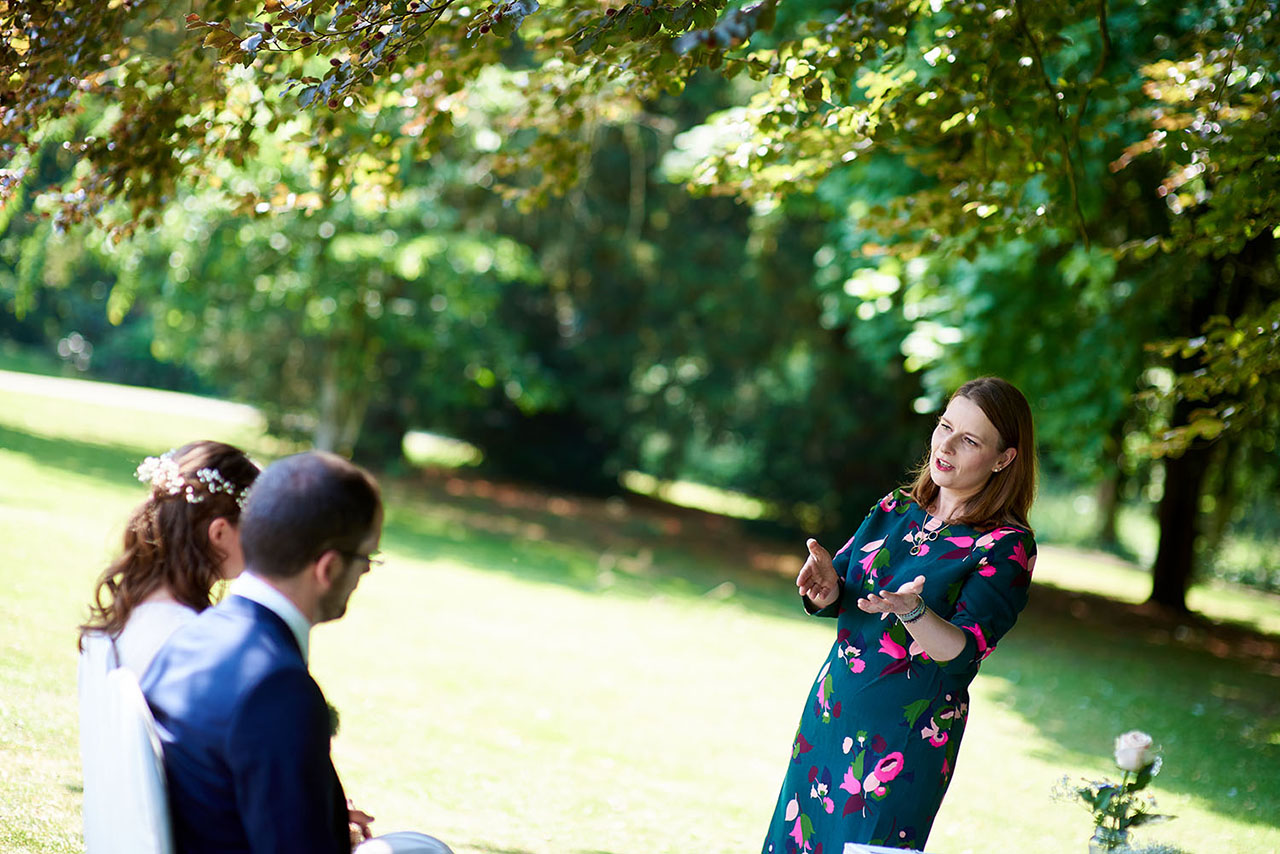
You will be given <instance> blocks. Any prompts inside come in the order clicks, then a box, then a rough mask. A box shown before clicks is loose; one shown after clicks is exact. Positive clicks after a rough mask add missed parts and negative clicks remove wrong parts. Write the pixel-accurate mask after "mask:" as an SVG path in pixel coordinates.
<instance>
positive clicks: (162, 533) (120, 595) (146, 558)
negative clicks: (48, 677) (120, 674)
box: [80, 441, 258, 646]
mask: <svg viewBox="0 0 1280 854" xmlns="http://www.w3.org/2000/svg"><path fill="white" fill-rule="evenodd" d="M138 473H139V477H140V478H146V479H147V480H148V481H149V482H150V486H151V494H150V495H148V496H147V498H146V500H145V501H143V502H142V503H141V504H139V505H138V506H137V507H136V508H135V509H134V511H133V514H132V515H131V516H130V517H129V522H128V524H127V525H126V527H125V531H124V549H123V551H122V552H121V554H120V556H119V557H117V558H116V559H115V560H114V561H112V562H111V565H110V566H108V567H107V568H106V570H104V571H103V573H102V575H101V577H100V578H99V579H98V583H97V586H96V587H95V589H94V594H93V601H92V602H90V604H89V619H88V621H86V622H85V623H84V624H83V625H81V626H80V643H81V645H82V646H83V643H84V636H85V634H86V633H88V632H104V633H106V634H108V635H111V636H112V637H116V636H118V635H119V634H120V632H121V631H123V630H124V625H125V623H126V622H127V621H128V620H129V615H130V614H132V613H133V609H134V608H136V607H137V606H138V604H139V603H141V602H142V601H143V600H144V599H146V598H147V597H148V596H150V595H151V594H152V593H154V592H156V591H157V590H159V589H161V588H168V590H169V592H170V593H172V594H173V598H174V599H175V600H176V601H178V602H180V603H182V604H183V605H186V606H187V607H189V608H193V609H195V610H196V611H203V610H204V609H205V608H208V607H209V605H210V604H212V600H211V597H212V592H213V585H214V584H215V583H216V582H217V581H218V580H219V578H220V574H219V568H220V566H221V564H222V562H223V560H225V559H226V557H227V556H226V555H225V554H223V553H222V552H221V551H220V550H219V549H218V548H217V547H216V546H215V545H214V544H213V543H211V542H210V541H209V524H210V523H211V522H212V521H213V520H214V519H217V518H219V517H221V518H224V519H226V520H227V521H228V522H230V523H232V524H233V525H234V524H237V523H238V522H239V519H240V505H241V503H242V502H243V500H244V496H245V492H246V491H247V490H248V489H249V486H250V485H251V484H252V483H253V481H254V479H255V478H257V476H258V467H257V466H256V465H255V464H254V463H253V461H252V460H250V459H249V457H248V456H246V455H245V453H244V452H243V451H241V450H240V449H239V448H236V447H233V446H231V445H226V444H223V443H222V442H210V441H200V442H192V443H190V444H187V445H183V446H182V447H181V448H178V449H176V450H173V451H170V452H169V453H167V454H165V455H164V456H163V457H159V458H151V459H148V460H147V461H146V462H145V463H143V465H142V466H140V467H139V469H138Z"/></svg>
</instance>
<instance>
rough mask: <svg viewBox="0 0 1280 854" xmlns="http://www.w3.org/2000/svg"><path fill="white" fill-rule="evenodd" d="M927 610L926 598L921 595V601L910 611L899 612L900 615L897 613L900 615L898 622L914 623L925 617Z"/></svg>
mask: <svg viewBox="0 0 1280 854" xmlns="http://www.w3.org/2000/svg"><path fill="white" fill-rule="evenodd" d="M926 610H927V609H926V608H925V606H924V598H923V597H921V599H920V602H919V603H918V604H917V605H916V606H915V607H914V608H912V609H911V610H910V611H908V612H907V613H905V614H898V615H897V616H898V622H900V623H914V622H915V621H916V620H918V619H920V618H921V617H923V616H924V612H925V611H926Z"/></svg>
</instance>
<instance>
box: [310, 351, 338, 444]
mask: <svg viewBox="0 0 1280 854" xmlns="http://www.w3.org/2000/svg"><path fill="white" fill-rule="evenodd" d="M335 361H336V359H335V358H334V357H333V355H332V354H329V355H328V356H327V357H326V358H325V366H324V372H323V373H322V374H321V375H320V394H319V400H317V401H316V427H315V430H314V431H312V434H311V443H312V444H313V445H314V446H315V449H316V450H317V451H330V452H332V451H336V450H337V448H338V433H339V431H340V429H341V428H340V426H339V423H338V422H339V415H338V402H339V400H340V399H341V395H340V393H339V391H338V369H337V366H336V365H335V364H334V362H335Z"/></svg>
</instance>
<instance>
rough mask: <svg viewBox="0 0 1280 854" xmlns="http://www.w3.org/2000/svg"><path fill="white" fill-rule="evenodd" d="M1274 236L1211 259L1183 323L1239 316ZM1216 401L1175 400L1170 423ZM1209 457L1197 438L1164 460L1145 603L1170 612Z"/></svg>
mask: <svg viewBox="0 0 1280 854" xmlns="http://www.w3.org/2000/svg"><path fill="white" fill-rule="evenodd" d="M1275 242H1276V241H1275V238H1274V237H1272V235H1271V232H1270V230H1264V231H1263V232H1262V233H1261V234H1259V235H1258V236H1257V237H1255V238H1253V239H1252V240H1250V241H1249V242H1248V243H1246V244H1245V245H1244V247H1243V248H1242V249H1241V251H1240V253H1239V254H1237V255H1234V256H1230V257H1228V258H1224V259H1222V260H1221V261H1220V262H1216V267H1215V274H1216V275H1215V279H1216V281H1215V282H1214V284H1215V285H1216V287H1214V288H1210V289H1206V291H1204V292H1202V293H1201V294H1200V295H1198V296H1196V297H1193V298H1191V299H1190V300H1189V301H1188V303H1187V313H1186V315H1185V316H1184V323H1185V328H1186V329H1187V330H1189V332H1190V334H1191V335H1198V334H1200V332H1201V330H1203V329H1204V326H1205V323H1206V322H1208V320H1209V318H1210V316H1211V315H1214V314H1225V315H1226V316H1228V317H1233V318H1234V317H1239V316H1240V314H1241V313H1242V312H1243V311H1244V310H1245V308H1246V307H1247V306H1248V305H1250V304H1251V303H1253V302H1254V301H1255V300H1256V299H1257V298H1258V296H1259V295H1260V293H1261V291H1262V290H1263V289H1265V287H1266V286H1267V284H1269V282H1270V281H1272V280H1273V278H1274V274H1275V263H1276V262H1275V258H1276V253H1275ZM1199 367H1200V365H1199V364H1198V363H1197V362H1196V361H1194V360H1187V359H1179V360H1178V363H1177V364H1176V365H1175V368H1176V370H1177V371H1178V373H1180V374H1181V373H1186V372H1188V371H1192V370H1196V369H1197V368H1199ZM1215 403H1216V401H1214V400H1209V401H1203V402H1201V401H1190V400H1187V399H1185V398H1184V399H1182V400H1179V401H1178V403H1177V404H1176V405H1175V406H1174V408H1173V421H1172V423H1173V424H1186V423H1188V421H1189V420H1190V416H1191V413H1192V411H1193V410H1195V409H1197V408H1199V407H1212V406H1214V405H1215ZM1212 462H1213V446H1212V443H1206V442H1204V441H1203V440H1196V441H1194V442H1192V443H1191V446H1190V447H1189V448H1187V450H1186V451H1185V452H1184V453H1183V454H1182V456H1180V457H1176V458H1170V459H1166V460H1165V483H1164V497H1163V498H1162V499H1161V500H1160V508H1159V511H1158V512H1157V518H1158V519H1159V522H1160V547H1159V549H1158V551H1157V552H1156V561H1155V565H1154V566H1153V567H1152V568H1151V575H1152V579H1151V596H1150V598H1148V599H1147V601H1148V602H1151V603H1154V604H1157V605H1160V606H1162V607H1165V608H1169V609H1171V610H1174V611H1181V612H1186V611H1187V588H1188V587H1190V585H1191V579H1192V575H1193V571H1194V568H1195V556H1196V548H1195V547H1196V537H1197V534H1198V533H1199V530H1198V529H1199V524H1198V523H1199V515H1200V493H1201V491H1202V490H1203V489H1204V485H1205V476H1206V475H1207V474H1208V472H1209V467H1210V465H1211V464H1212Z"/></svg>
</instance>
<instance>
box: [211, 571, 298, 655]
mask: <svg viewBox="0 0 1280 854" xmlns="http://www.w3.org/2000/svg"><path fill="white" fill-rule="evenodd" d="M227 592H228V593H230V594H231V595H233V596H243V597H244V598H245V599H250V600H252V601H254V602H257V603H258V604H259V605H261V606H262V607H264V608H266V609H268V610H269V611H271V612H272V613H274V614H275V615H276V616H277V617H279V618H280V619H282V620H284V622H285V625H287V626H288V627H289V631H291V632H293V636H294V637H295V638H297V640H298V648H299V649H301V650H302V660H303V661H307V660H308V657H307V653H308V651H309V648H310V640H311V621H310V620H308V619H307V617H306V615H305V614H303V613H302V612H301V611H299V610H298V606H297V605H295V604H293V603H292V602H291V601H289V597H288V596H285V595H284V594H283V593H281V592H280V591H279V590H277V589H276V588H274V587H272V586H271V585H270V584H269V583H268V582H266V581H264V580H263V579H262V577H261V576H257V575H254V574H253V573H252V572H249V571H248V570H245V571H244V572H242V573H240V576H239V577H238V578H236V580H235V581H232V582H231V586H230V587H228V588H227Z"/></svg>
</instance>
